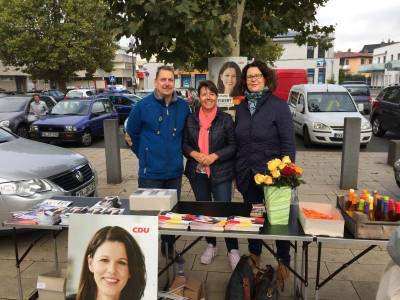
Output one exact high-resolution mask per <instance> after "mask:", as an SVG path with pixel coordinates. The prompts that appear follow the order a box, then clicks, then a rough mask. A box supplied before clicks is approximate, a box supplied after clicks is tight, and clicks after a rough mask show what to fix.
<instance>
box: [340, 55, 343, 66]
mask: <svg viewBox="0 0 400 300" xmlns="http://www.w3.org/2000/svg"><path fill="white" fill-rule="evenodd" d="M339 65H341V66H343V65H344V58H343V57H342V58H341V59H340V60H339Z"/></svg>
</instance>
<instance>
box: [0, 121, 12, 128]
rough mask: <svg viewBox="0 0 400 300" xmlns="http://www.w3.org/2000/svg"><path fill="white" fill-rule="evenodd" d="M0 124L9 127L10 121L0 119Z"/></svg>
mask: <svg viewBox="0 0 400 300" xmlns="http://www.w3.org/2000/svg"><path fill="white" fill-rule="evenodd" d="M0 126H4V127H9V126H10V121H8V120H4V121H0Z"/></svg>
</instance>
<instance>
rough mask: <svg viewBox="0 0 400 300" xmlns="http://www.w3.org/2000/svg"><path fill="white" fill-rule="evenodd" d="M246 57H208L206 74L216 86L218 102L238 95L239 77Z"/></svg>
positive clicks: (221, 102)
mask: <svg viewBox="0 0 400 300" xmlns="http://www.w3.org/2000/svg"><path fill="white" fill-rule="evenodd" d="M246 64H247V57H211V58H209V59H208V76H209V80H211V81H213V82H214V83H215V85H216V86H217V88H218V102H219V103H218V104H219V106H221V104H223V103H224V101H225V100H226V99H228V98H230V99H231V100H232V99H233V98H236V97H240V96H241V95H242V92H241V90H240V79H241V74H242V69H243V68H244V66H245V65H246Z"/></svg>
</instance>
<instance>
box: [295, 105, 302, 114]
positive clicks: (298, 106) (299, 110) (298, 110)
mask: <svg viewBox="0 0 400 300" xmlns="http://www.w3.org/2000/svg"><path fill="white" fill-rule="evenodd" d="M296 111H297V112H299V113H303V112H304V104H297V106H296Z"/></svg>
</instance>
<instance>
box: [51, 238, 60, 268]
mask: <svg viewBox="0 0 400 300" xmlns="http://www.w3.org/2000/svg"><path fill="white" fill-rule="evenodd" d="M52 233H53V244H54V267H55V269H56V271H58V270H59V265H58V251H57V235H58V234H57V232H56V231H53V232H52Z"/></svg>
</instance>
